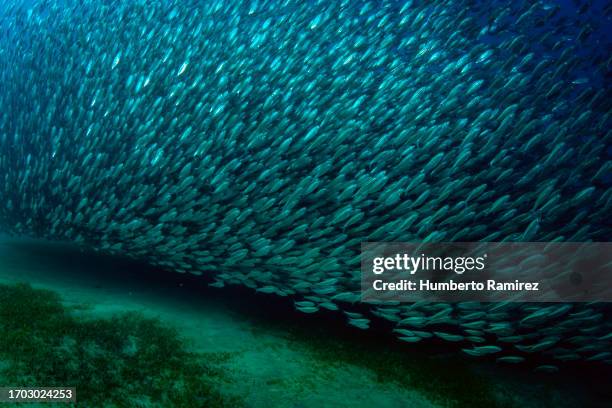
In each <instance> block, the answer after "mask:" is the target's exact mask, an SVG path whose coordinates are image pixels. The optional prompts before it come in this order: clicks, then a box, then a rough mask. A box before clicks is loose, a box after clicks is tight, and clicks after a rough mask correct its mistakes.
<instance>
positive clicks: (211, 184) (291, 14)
mask: <svg viewBox="0 0 612 408" xmlns="http://www.w3.org/2000/svg"><path fill="white" fill-rule="evenodd" d="M18 3H19V4H17V5H15V6H14V7H11V8H10V9H7V10H6V12H5V13H3V14H2V15H1V16H0V21H1V22H2V27H3V28H4V30H2V32H1V33H0V81H1V83H2V84H3V91H2V93H1V94H0V105H1V106H2V107H3V110H2V113H1V114H0V175H2V176H1V177H0V194H1V195H2V197H3V200H4V205H2V206H0V229H1V230H2V231H3V232H6V233H9V234H12V235H14V236H28V237H35V238H39V239H45V240H51V241H62V242H71V243H73V244H75V245H77V246H79V247H81V248H83V249H87V250H91V251H95V252H99V253H103V254H106V255H110V256H122V257H130V258H133V259H137V260H139V261H142V262H146V263H148V264H149V265H152V266H155V267H159V268H162V269H164V270H167V271H168V272H176V273H189V274H193V275H195V276H197V278H198V279H202V280H203V281H204V282H206V283H207V284H208V285H210V286H211V287H213V288H215V290H219V291H223V290H224V288H226V287H227V286H233V285H238V286H244V287H247V288H249V290H252V291H254V292H255V293H257V294H258V295H260V296H262V297H263V296H279V297H282V298H285V299H286V301H287V302H288V304H289V305H291V302H293V304H294V307H295V309H296V310H297V311H299V312H302V313H305V314H308V315H315V316H316V315H318V314H320V313H325V314H333V315H339V316H342V317H343V315H345V316H346V317H343V318H344V319H346V320H347V324H348V325H351V326H354V327H357V328H360V329H362V330H368V329H369V328H370V326H374V325H375V324H376V322H380V321H384V323H385V324H384V325H382V326H384V327H390V329H389V330H390V331H392V333H393V334H394V335H395V336H397V338H398V339H400V340H401V341H403V342H407V343H411V342H423V343H427V342H440V341H444V342H448V343H449V346H451V347H455V348H456V349H457V350H461V349H463V350H464V351H465V352H466V353H467V354H470V355H472V356H477V357H480V358H490V359H492V360H493V359H495V360H497V361H500V362H502V363H508V362H517V363H519V361H518V360H519V358H518V357H519V356H515V354H516V352H517V350H518V351H523V352H525V353H529V355H530V356H531V355H537V356H538V358H541V360H538V361H541V362H542V366H548V365H550V366H554V367H556V365H557V364H560V363H563V362H564V361H569V360H572V359H578V360H584V361H587V360H590V361H589V364H602V365H603V364H610V360H611V359H610V358H609V356H608V355H607V354H602V353H605V352H606V349H609V348H610V346H611V345H612V337H610V333H612V322H610V321H609V319H607V318H605V316H609V312H610V309H609V306H606V305H604V304H600V303H593V304H571V305H570V304H558V305H553V306H551V305H532V304H518V303H516V304H515V303H510V302H509V303H502V304H484V303H479V302H469V303H468V302H463V303H452V304H451V303H438V304H433V305H432V304H428V303H426V302H417V303H400V302H396V303H393V302H387V303H385V305H384V307H382V306H381V305H379V304H368V303H365V302H361V285H360V276H359V265H360V251H361V247H360V244H361V243H362V242H368V241H385V242H387V241H399V242H440V241H441V240H448V241H462V240H463V241H499V242H509V241H542V242H546V241H550V242H557V241H559V242H563V241H594V242H596V241H608V240H609V237H610V236H611V232H612V231H611V229H612V227H611V226H610V223H609V222H608V221H607V220H608V218H609V214H610V211H611V209H612V189H611V187H612V181H611V180H610V177H609V175H608V173H609V169H610V166H611V164H610V163H611V161H610V149H609V146H610V145H611V141H612V132H610V130H609V129H610V121H611V118H612V116H611V115H610V113H611V112H610V110H611V108H610V104H609V101H610V99H611V98H610V96H611V95H610V86H609V76H606V75H607V74H606V73H607V72H609V71H610V69H609V68H610V65H611V64H610V58H609V56H607V55H604V56H601V54H602V51H601V50H605V49H609V45H610V44H609V43H610V40H609V36H605V35H601V32H600V31H601V30H598V27H597V24H596V23H595V22H590V23H589V26H590V27H591V28H589V29H588V30H583V29H582V28H581V27H584V24H583V22H582V19H585V18H587V17H588V16H587V15H581V16H580V17H579V18H578V17H575V20H572V17H568V16H565V17H564V18H565V19H568V20H564V21H565V23H561V21H560V17H559V16H558V15H557V14H556V12H554V10H553V8H554V7H552V6H549V5H543V4H542V3H541V2H540V3H538V2H536V3H533V2H518V3H516V4H514V3H513V6H512V7H506V8H503V9H498V8H491V7H487V6H486V4H480V3H481V2H467V3H466V2H463V1H460V0H450V1H444V2H402V3H401V4H395V3H392V2H390V3H387V2H383V3H384V4H382V5H380V6H379V5H378V4H374V3H371V2H370V3H367V2H366V3H364V2H360V1H356V2H351V1H348V0H340V1H339V3H338V5H337V7H331V8H330V7H329V4H327V3H326V2H324V1H322V0H315V1H313V2H299V1H297V0H287V1H286V2H285V3H284V5H283V7H280V8H279V7H277V5H276V4H274V3H272V2H262V1H251V2H246V3H244V4H243V3H240V2H238V1H234V0H230V1H227V2H221V1H215V2H212V3H211V4H203V3H201V2H192V1H179V0H168V1H164V2H152V3H150V4H149V3H148V2H147V4H146V6H145V5H144V3H139V2H130V1H127V0H117V1H116V2H114V3H113V7H108V4H107V2H104V1H102V0H91V1H88V2H78V1H76V0H68V1H63V2H61V3H60V2H59V1H58V0H45V1H42V0H33V1H31V2H28V4H27V7H26V6H25V5H21V3H20V2H18ZM30 3H31V4H30ZM609 9H610V8H609V7H607V8H606V10H608V11H609ZM587 14H588V13H587ZM483 22H485V23H483ZM540 24H543V26H542V27H541V26H540ZM509 27H512V28H511V29H510V28H509ZM534 30H535V31H537V32H542V35H537V36H534V35H533V34H532V33H533V32H534ZM485 36H486V37H487V38H490V40H487V41H483V40H482V39H483V37H485ZM567 38H571V39H572V41H571V42H569V41H567V40H566V39H567ZM527 39H529V41H527ZM51 45H53V46H51ZM577 50H580V51H579V53H578V51H577ZM591 53H592V54H593V55H594V56H595V57H594V58H585V57H583V54H585V55H590V54H591ZM579 54H580V57H579V56H578V55H579ZM536 261H537V260H534V259H532V260H530V261H529V262H530V263H529V265H532V266H533V267H537V262H536ZM532 262H533V264H532ZM343 324H344V323H343ZM483 340H484V341H485V343H483ZM490 342H491V343H490ZM485 344H486V345H485ZM560 345H562V346H563V347H566V348H567V350H563V351H553V350H555V349H556V348H558V347H559V346H560ZM498 349H499V350H498ZM466 350H467V351H466ZM525 360H527V359H525ZM549 360H550V361H549ZM520 363H526V361H522V360H521V361H520Z"/></svg>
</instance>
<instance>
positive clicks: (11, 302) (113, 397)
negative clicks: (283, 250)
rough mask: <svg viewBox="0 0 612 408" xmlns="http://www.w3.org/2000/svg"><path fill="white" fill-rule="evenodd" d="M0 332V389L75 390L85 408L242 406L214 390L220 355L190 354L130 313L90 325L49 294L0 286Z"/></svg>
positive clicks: (168, 332)
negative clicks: (13, 387)
mask: <svg viewBox="0 0 612 408" xmlns="http://www.w3.org/2000/svg"><path fill="white" fill-rule="evenodd" d="M0 332H1V333H2V334H1V335H0V379H2V384H5V385H11V386H28V387H35V386H39V387H54V386H55V387H66V386H70V387H76V388H77V392H78V394H77V400H78V401H79V404H84V405H85V406H91V407H101V406H104V407H115V406H116V407H127V406H129V407H141V406H142V407H144V406H147V407H158V406H159V407H167V406H172V407H202V406H206V407H236V406H240V400H238V399H236V398H234V397H230V396H227V395H222V394H221V393H220V392H219V391H218V389H217V388H216V387H218V386H219V383H222V381H223V378H224V374H223V369H222V368H221V367H220V363H222V362H223V361H224V359H225V358H226V357H225V356H224V355H223V353H204V354H197V353H193V352H190V351H188V349H187V348H186V346H185V344H184V343H183V340H182V339H181V338H180V337H179V336H178V334H177V333H176V331H175V330H174V329H172V328H170V327H166V326H165V325H163V324H161V323H160V322H159V321H157V320H154V319H150V318H145V317H143V316H140V315H138V314H135V313H129V314H119V315H116V316H113V317H111V318H104V319H103V318H88V317H86V315H77V314H76V311H74V310H69V309H66V308H65V307H64V306H63V305H62V303H61V302H60V299H59V297H58V296H57V295H56V294H55V293H54V292H51V291H47V290H42V289H33V288H32V287H30V286H29V285H25V284H18V285H4V284H2V285H0ZM64 405H65V404H64Z"/></svg>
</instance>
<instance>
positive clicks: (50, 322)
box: [0, 240, 610, 408]
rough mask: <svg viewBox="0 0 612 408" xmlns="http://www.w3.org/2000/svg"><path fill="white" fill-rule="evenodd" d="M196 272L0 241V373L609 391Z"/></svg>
mask: <svg viewBox="0 0 612 408" xmlns="http://www.w3.org/2000/svg"><path fill="white" fill-rule="evenodd" d="M207 283H208V282H206V280H205V279H203V278H202V277H192V276H188V275H182V274H176V273H170V272H166V271H161V270H156V269H152V268H149V267H146V266H143V265H141V264H138V263H135V262H133V261H128V260H122V259H112V258H108V257H105V256H100V255H93V254H89V253H85V252H82V251H80V250H78V249H74V248H70V247H66V246H63V245H58V244H48V243H40V242H30V241H6V240H5V241H2V242H0V299H1V300H2V302H0V319H1V320H0V326H3V328H4V329H6V328H7V327H9V328H11V327H12V330H10V331H5V332H4V334H3V336H4V339H3V344H2V349H3V350H0V377H5V378H0V383H3V384H4V383H6V382H7V381H19V380H18V379H19V378H21V381H29V382H30V383H27V384H12V383H11V384H7V385H11V386H13V385H14V386H34V385H36V386H59V385H62V384H61V381H72V383H70V384H63V385H64V386H76V387H77V399H78V400H79V401H80V403H78V406H88V407H90V406H104V407H106V406H109V407H112V406H117V407H157V406H165V407H168V406H180V407H198V406H199V407H203V406H206V407H215V406H228V407H237V406H246V407H266V408H270V407H281V408H282V407H286V408H309V407H313V408H314V407H317V408H319V407H377V408H379V407H380V408H386V407H389V408H390V407H417V408H418V407H424V408H425V407H495V406H498V407H578V406H580V407H589V406H605V402H606V401H609V398H610V391H606V387H605V386H606V379H607V378H610V377H609V373H603V374H602V373H596V372H588V373H587V374H578V375H577V373H575V372H571V370H570V371H568V370H567V369H565V370H562V371H561V372H560V373H558V374H542V373H539V374H538V373H533V372H531V371H529V370H527V369H525V368H524V367H512V366H510V367H506V366H501V365H499V364H495V363H494V362H491V361H486V360H475V359H471V358H469V357H466V356H463V355H461V354H460V353H459V352H458V351H457V350H453V349H448V348H447V347H443V346H441V345H440V346H439V345H437V344H433V345H430V346H427V347H424V346H421V345H412V344H400V343H399V342H398V341H396V340H394V339H393V338H390V337H389V336H388V332H386V331H384V330H381V331H376V330H367V331H361V330H358V329H351V328H349V327H346V325H345V324H344V323H343V321H342V320H341V319H339V318H338V317H337V316H335V315H333V314H331V313H330V314H329V315H323V316H320V315H318V314H317V316H311V315H305V314H300V313H299V312H296V311H294V310H293V308H292V304H291V302H290V301H288V300H284V299H277V298H276V297H273V296H268V295H263V294H255V293H253V292H252V291H249V290H246V289H244V288H237V289H215V288H210V287H208V285H207ZM50 316H55V317H50ZM58 316H59V317H58ZM19 319H25V320H19ZM24 321H27V323H24ZM11 325H12V326H11ZM15 327H21V332H19V330H15ZM58 327H61V330H59V331H58V330H56V329H57V328H58ZM7 333H10V335H11V336H12V337H9V335H8V334H7ZM18 336H22V337H21V340H19V341H16V340H15V339H17V338H18ZM24 336H25V337H24ZM39 337H40V338H39ZM11 339H13V340H14V341H13V343H10V342H11ZM24 339H25V340H24ZM34 346H35V347H34ZM27 347H34V348H33V349H32V350H31V351H30V354H28V352H27V350H28V349H27ZM15 350H16V351H18V352H20V353H21V356H19V355H16V354H19V353H12V352H13V351H15ZM10 353H12V354H10ZM61 353H64V354H61ZM77 355H78V357H77ZM41 359H46V360H48V361H39V360H41ZM64 363H65V364H64ZM70 364H72V365H73V366H70ZM88 364H89V365H88ZM53 365H56V366H59V367H62V370H60V371H58V369H57V367H56V369H55V370H53V369H51V366H53ZM15 367H18V368H19V369H18V370H17V369H16V368H15ZM44 367H47V369H46V370H45V369H43V368H44ZM58 372H60V373H61V374H57V373H58ZM28 374H29V375H30V376H29V377H28ZM11 376H12V377H11ZM62 376H63V377H62ZM6 377H9V378H8V379H7V378H6ZM58 377H61V378H58ZM15 378H18V379H17V380H16V379H15ZM58 381H59V382H60V383H58ZM92 382H93V383H92ZM51 383H53V384H51ZM128 383H129V384H128ZM164 399H165V401H166V402H165V404H160V403H159V401H161V400H164ZM112 401H114V402H112ZM100 404H103V405H100ZM168 404H171V405H168ZM11 406H14V405H11ZM27 406H34V405H32V404H28V405H27ZM40 406H47V407H48V406H49V405H48V404H44V405H40ZM61 406H66V405H65V404H63V405H61Z"/></svg>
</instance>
